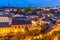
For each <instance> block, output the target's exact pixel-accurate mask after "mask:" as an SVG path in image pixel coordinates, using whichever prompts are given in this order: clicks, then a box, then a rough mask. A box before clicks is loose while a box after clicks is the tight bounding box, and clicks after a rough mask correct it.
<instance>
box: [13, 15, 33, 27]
mask: <svg viewBox="0 0 60 40" xmlns="http://www.w3.org/2000/svg"><path fill="white" fill-rule="evenodd" d="M31 26H32V23H31V19H27V18H26V17H24V16H23V17H13V18H12V27H13V28H20V27H25V28H26V27H31Z"/></svg>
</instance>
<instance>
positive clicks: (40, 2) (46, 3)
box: [0, 0, 60, 7]
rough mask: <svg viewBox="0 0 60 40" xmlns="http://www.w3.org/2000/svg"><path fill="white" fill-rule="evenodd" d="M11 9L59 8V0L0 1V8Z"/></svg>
mask: <svg viewBox="0 0 60 40" xmlns="http://www.w3.org/2000/svg"><path fill="white" fill-rule="evenodd" d="M9 3H10V6H11V7H54V6H60V0H0V6H8V5H9Z"/></svg>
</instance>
